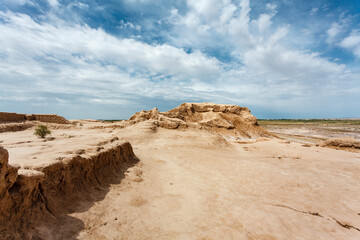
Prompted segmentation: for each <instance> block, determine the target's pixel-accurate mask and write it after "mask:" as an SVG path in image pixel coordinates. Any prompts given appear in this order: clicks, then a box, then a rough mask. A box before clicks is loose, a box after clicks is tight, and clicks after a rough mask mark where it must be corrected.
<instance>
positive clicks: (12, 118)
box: [0, 112, 26, 122]
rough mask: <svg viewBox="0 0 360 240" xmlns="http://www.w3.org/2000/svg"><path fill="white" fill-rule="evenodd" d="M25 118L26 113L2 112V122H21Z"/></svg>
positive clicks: (0, 120)
mask: <svg viewBox="0 0 360 240" xmlns="http://www.w3.org/2000/svg"><path fill="white" fill-rule="evenodd" d="M25 120H26V119H25V114H18V113H8V112H0V122H20V121H25Z"/></svg>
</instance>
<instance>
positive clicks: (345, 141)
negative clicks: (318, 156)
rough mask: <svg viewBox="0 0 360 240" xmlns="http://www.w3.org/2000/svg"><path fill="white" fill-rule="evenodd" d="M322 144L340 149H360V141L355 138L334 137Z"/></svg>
mask: <svg viewBox="0 0 360 240" xmlns="http://www.w3.org/2000/svg"><path fill="white" fill-rule="evenodd" d="M320 146H322V147H333V148H340V149H342V148H343V149H350V148H351V149H360V141H359V140H357V139H355V138H333V139H329V140H326V141H324V142H323V143H322V144H321V145H320Z"/></svg>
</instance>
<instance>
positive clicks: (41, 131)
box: [34, 125, 51, 138]
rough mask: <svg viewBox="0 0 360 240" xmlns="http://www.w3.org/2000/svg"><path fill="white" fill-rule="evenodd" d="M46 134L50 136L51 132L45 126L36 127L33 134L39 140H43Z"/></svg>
mask: <svg viewBox="0 0 360 240" xmlns="http://www.w3.org/2000/svg"><path fill="white" fill-rule="evenodd" d="M48 134H51V131H50V130H49V129H48V127H47V126H46V125H38V126H37V128H36V129H35V132H34V135H36V136H39V137H41V138H45V137H46V135H48Z"/></svg>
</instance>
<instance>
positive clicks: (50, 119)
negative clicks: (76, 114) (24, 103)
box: [32, 114, 70, 124]
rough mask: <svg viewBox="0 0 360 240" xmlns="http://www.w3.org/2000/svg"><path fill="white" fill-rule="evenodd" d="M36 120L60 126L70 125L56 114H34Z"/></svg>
mask: <svg viewBox="0 0 360 240" xmlns="http://www.w3.org/2000/svg"><path fill="white" fill-rule="evenodd" d="M32 116H33V117H34V120H36V121H40V122H47V123H59V124H68V123H70V122H69V121H68V120H66V119H65V118H63V117H61V116H59V115H56V114H32Z"/></svg>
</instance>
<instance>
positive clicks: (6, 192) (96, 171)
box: [0, 142, 137, 239]
mask: <svg viewBox="0 0 360 240" xmlns="http://www.w3.org/2000/svg"><path fill="white" fill-rule="evenodd" d="M8 157H9V155H8V152H7V150H6V149H4V148H2V147H0V239H41V234H40V235H39V234H38V233H37V232H36V230H35V227H36V225H38V224H39V223H42V222H44V221H47V220H51V219H52V220H54V219H56V218H57V217H58V216H61V215H63V214H64V213H67V212H68V211H69V208H71V207H72V206H74V203H76V202H79V201H81V200H84V199H87V198H88V197H89V195H90V193H91V190H92V189H93V188H94V187H95V188H96V187H100V186H102V184H103V183H104V182H109V180H110V179H111V178H115V177H116V176H117V175H118V173H121V172H123V171H125V170H126V169H127V168H128V167H129V166H131V165H133V164H134V163H136V161H137V158H136V156H135V154H134V152H133V150H132V146H131V144H130V143H128V142H126V143H122V144H120V145H117V146H115V147H112V148H109V149H106V150H102V151H101V152H99V153H97V154H96V155H94V156H91V157H88V158H84V157H82V156H76V157H73V158H69V159H61V160H59V161H58V163H56V164H52V165H50V166H47V167H44V168H42V169H38V170H25V169H20V170H19V167H16V166H11V165H9V164H8Z"/></svg>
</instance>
